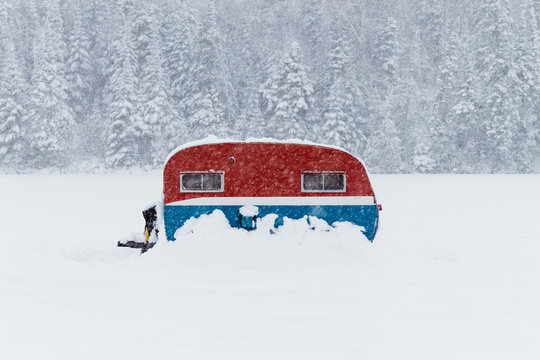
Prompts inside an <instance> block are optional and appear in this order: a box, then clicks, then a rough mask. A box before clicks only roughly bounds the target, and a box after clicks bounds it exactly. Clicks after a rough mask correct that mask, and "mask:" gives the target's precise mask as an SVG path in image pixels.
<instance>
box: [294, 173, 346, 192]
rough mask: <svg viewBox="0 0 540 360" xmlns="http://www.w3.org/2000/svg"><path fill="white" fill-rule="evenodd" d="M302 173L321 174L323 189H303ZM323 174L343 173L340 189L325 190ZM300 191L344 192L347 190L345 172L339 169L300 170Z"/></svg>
mask: <svg viewBox="0 0 540 360" xmlns="http://www.w3.org/2000/svg"><path fill="white" fill-rule="evenodd" d="M304 175H322V176H323V179H322V183H323V189H322V190H306V189H304ZM325 175H343V189H341V190H325V189H324V176H325ZM300 178H301V181H300V191H301V192H303V193H344V192H347V173H346V172H345V171H340V170H320V171H317V170H302V172H301V174H300Z"/></svg>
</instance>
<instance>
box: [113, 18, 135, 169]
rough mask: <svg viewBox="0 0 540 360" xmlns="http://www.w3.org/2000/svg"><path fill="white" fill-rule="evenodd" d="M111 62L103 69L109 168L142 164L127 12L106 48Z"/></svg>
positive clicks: (130, 32)
mask: <svg viewBox="0 0 540 360" xmlns="http://www.w3.org/2000/svg"><path fill="white" fill-rule="evenodd" d="M108 58H109V59H110V63H109V65H108V67H107V69H106V76H107V77H108V81H107V84H106V88H105V102H106V104H107V106H108V108H107V114H108V125H107V128H106V132H105V134H104V138H105V141H104V142H105V144H106V151H105V163H106V164H107V166H108V167H113V168H119V167H133V166H136V165H139V164H141V163H140V158H139V153H138V149H137V140H138V138H137V135H138V134H137V133H136V129H135V126H136V124H137V123H139V122H140V121H141V120H140V114H139V112H138V98H139V83H138V80H137V74H136V71H137V67H138V63H137V57H136V55H135V51H134V41H133V32H132V31H131V21H130V18H129V13H128V14H127V15H125V20H124V23H123V25H122V28H121V29H120V32H119V34H118V36H117V37H116V38H115V39H114V40H113V42H112V43H111V46H110V49H109V51H108Z"/></svg>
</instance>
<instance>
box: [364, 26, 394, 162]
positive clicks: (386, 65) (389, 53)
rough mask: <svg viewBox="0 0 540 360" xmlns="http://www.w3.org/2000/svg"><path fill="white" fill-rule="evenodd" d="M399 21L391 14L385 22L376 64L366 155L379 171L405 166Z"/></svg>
mask: <svg viewBox="0 0 540 360" xmlns="http://www.w3.org/2000/svg"><path fill="white" fill-rule="evenodd" d="M398 48H399V46H398V42H397V24H396V20H395V19H394V18H392V17H388V18H387V19H386V21H385V22H384V23H383V25H382V28H381V31H380V35H379V37H378V39H377V42H376V44H375V50H374V52H375V57H374V58H373V66H374V70H375V74H374V76H375V78H374V89H375V90H376V98H375V100H374V102H373V104H374V105H373V109H372V111H371V119H370V121H371V122H372V125H371V126H372V128H373V130H372V131H371V133H370V136H369V138H368V141H367V146H366V148H365V151H364V159H365V160H366V162H367V164H368V165H369V166H370V167H371V168H373V169H376V171H386V172H398V171H399V170H401V168H402V167H403V163H402V153H403V141H402V140H401V138H400V134H399V131H398V128H397V126H396V122H395V119H396V115H398V114H399V113H397V112H396V108H399V107H400V105H401V104H400V102H399V101H398V99H399V95H398V91H397V88H396V86H397V84H398V81H399V79H398V74H397V58H398Z"/></svg>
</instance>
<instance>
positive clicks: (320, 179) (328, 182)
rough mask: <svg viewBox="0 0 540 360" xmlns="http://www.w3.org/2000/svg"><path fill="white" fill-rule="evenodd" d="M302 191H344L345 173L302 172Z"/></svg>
mask: <svg viewBox="0 0 540 360" xmlns="http://www.w3.org/2000/svg"><path fill="white" fill-rule="evenodd" d="M302 191H303V192H344V191H345V173H341V172H340V173H337V172H328V173H326V172H325V173H315V172H313V173H311V172H310V173H303V174H302Z"/></svg>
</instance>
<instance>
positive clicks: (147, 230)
mask: <svg viewBox="0 0 540 360" xmlns="http://www.w3.org/2000/svg"><path fill="white" fill-rule="evenodd" d="M142 214H143V217H144V220H145V222H146V224H145V226H144V239H141V240H139V241H135V240H128V241H126V242H121V241H118V244H117V246H119V247H129V248H135V249H141V254H142V253H145V252H146V251H148V249H151V248H153V247H154V245H155V244H156V241H157V234H158V232H159V230H158V228H157V211H156V205H154V206H151V207H149V208H147V209H146V210H143V212H142Z"/></svg>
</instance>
